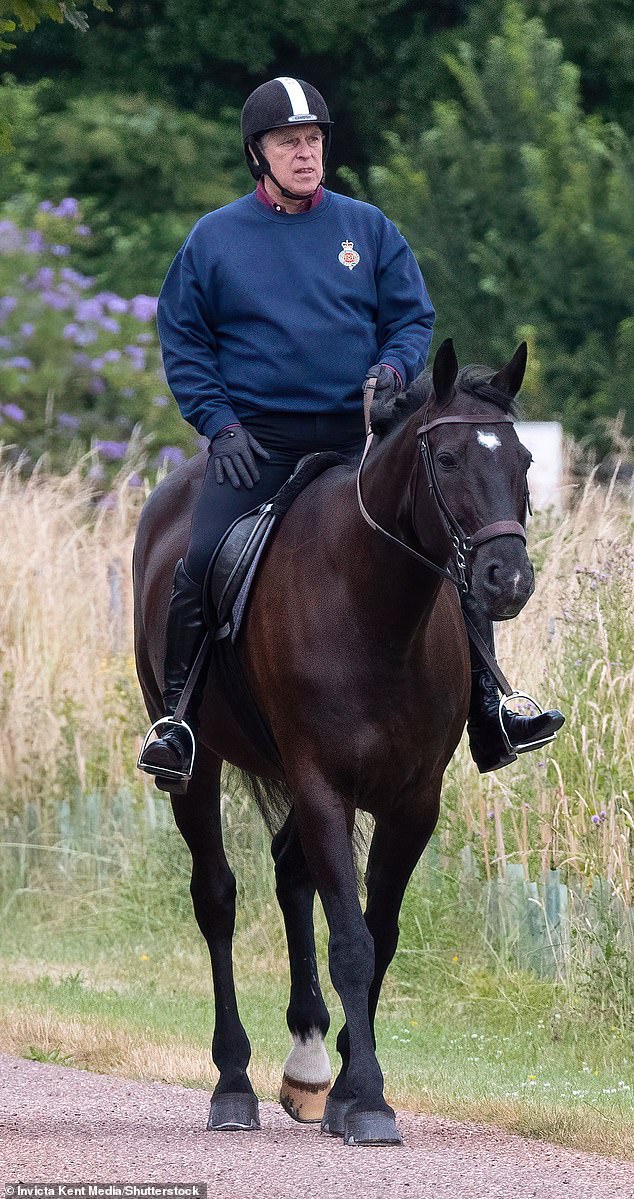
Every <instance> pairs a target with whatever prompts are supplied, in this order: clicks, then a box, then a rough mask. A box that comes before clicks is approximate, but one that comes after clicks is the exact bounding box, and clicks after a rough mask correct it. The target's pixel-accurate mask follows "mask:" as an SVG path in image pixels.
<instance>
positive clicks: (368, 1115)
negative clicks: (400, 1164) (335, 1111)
mask: <svg viewBox="0 0 634 1199" xmlns="http://www.w3.org/2000/svg"><path fill="white" fill-rule="evenodd" d="M343 1142H344V1145H402V1143H403V1141H402V1138H401V1135H400V1133H399V1131H398V1128H397V1127H396V1120H395V1118H394V1112H393V1111H391V1109H388V1110H386V1111H380V1112H360V1111H357V1110H356V1109H354V1108H353V1109H351V1111H349V1112H348V1114H347V1115H346V1119H345V1125H344V1133H343Z"/></svg>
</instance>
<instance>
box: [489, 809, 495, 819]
mask: <svg viewBox="0 0 634 1199" xmlns="http://www.w3.org/2000/svg"><path fill="white" fill-rule="evenodd" d="M487 816H488V818H489V820H493V817H494V816H495V812H494V811H490V812H487Z"/></svg>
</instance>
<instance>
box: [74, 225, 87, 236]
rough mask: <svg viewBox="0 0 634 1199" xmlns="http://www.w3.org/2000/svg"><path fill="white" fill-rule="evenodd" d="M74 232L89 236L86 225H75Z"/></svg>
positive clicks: (78, 234)
mask: <svg viewBox="0 0 634 1199" xmlns="http://www.w3.org/2000/svg"><path fill="white" fill-rule="evenodd" d="M75 233H76V234H77V236H78V237H90V229H89V227H88V225H75Z"/></svg>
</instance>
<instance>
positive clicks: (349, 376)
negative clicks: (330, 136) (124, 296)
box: [157, 191, 434, 437]
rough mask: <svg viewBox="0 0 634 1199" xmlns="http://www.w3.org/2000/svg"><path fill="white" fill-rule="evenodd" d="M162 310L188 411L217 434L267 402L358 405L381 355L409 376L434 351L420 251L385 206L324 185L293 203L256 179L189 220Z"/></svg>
mask: <svg viewBox="0 0 634 1199" xmlns="http://www.w3.org/2000/svg"><path fill="white" fill-rule="evenodd" d="M350 242H351V243H352V246H350V245H349V243H350ZM344 243H345V244H344ZM157 320H158V330H159V336H160V340H161V349H162V352H163V362H164V365H165V373H166V375H167V380H168V383H169V385H170V387H171V389H172V392H173V393H174V396H175V398H176V401H177V403H178V406H179V408H180V411H181V413H182V415H183V416H184V418H185V420H187V421H189V422H190V424H192V425H194V427H195V428H196V429H197V430H198V432H199V433H202V434H204V435H205V436H207V437H214V436H215V435H216V433H218V432H219V431H220V429H222V428H224V426H225V425H228V424H231V423H232V422H235V421H236V420H240V419H242V418H244V417H248V416H249V415H254V414H261V413H263V412H266V413H271V412H280V413H283V412H288V411H291V412H312V413H315V414H317V413H320V414H321V413H326V412H327V413H334V412H342V413H345V412H351V411H353V410H354V409H355V408H357V409H360V408H361V406H362V403H363V399H362V394H361V387H362V384H363V380H364V378H365V375H366V372H367V370H368V367H370V366H372V365H373V364H374V363H377V362H385V363H387V364H388V365H389V366H392V367H394V369H395V370H397V371H398V373H399V374H400V375H401V378H402V379H403V380H404V382H405V383H410V382H411V381H412V379H414V378H415V377H416V375H417V374H419V372H420V371H421V370H422V369H423V367H424V366H425V363H426V360H427V354H428V351H429V345H430V342H431V334H432V327H433V323H434V309H433V307H432V304H431V301H430V299H429V296H428V294H427V289H426V287H425V284H424V282H423V278H422V275H421V273H420V270H419V267H418V264H417V262H416V259H415V258H414V255H413V254H412V251H411V250H410V248H409V246H408V245H407V242H406V241H405V239H404V238H403V237H402V236H401V234H400V233H399V232H398V229H397V228H396V226H395V225H393V224H392V222H391V221H389V220H388V219H387V217H386V216H384V215H383V213H382V212H381V211H380V210H379V209H378V208H375V207H373V206H372V205H371V204H363V203H361V202H360V201H359V200H352V199H349V197H347V196H342V195H339V194H337V193H335V192H330V191H325V192H324V196H323V199H322V200H321V203H320V204H318V205H317V206H316V207H314V208H312V209H311V210H310V211H309V212H299V213H292V214H291V213H284V212H275V211H274V210H273V209H270V208H268V207H267V206H266V205H264V204H262V203H260V202H259V201H258V200H257V199H256V196H255V193H251V194H250V195H247V196H243V197H242V198H241V199H240V200H236V201H234V203H232V204H228V205H227V206H226V207H225V208H219V209H217V210H216V211H215V212H210V213H208V214H207V215H206V216H204V217H202V218H201V220H199V221H198V222H197V223H196V225H194V228H193V229H192V231H191V233H190V234H189V237H188V238H187V239H186V241H185V242H184V244H183V246H182V247H181V249H180V250H179V251H178V254H177V255H176V257H175V259H174V261H173V263H172V265H171V267H170V269H169V271H168V273H167V276H166V278H165V282H164V283H163V287H162V289H161V293H160V296H159V302H158V315H157Z"/></svg>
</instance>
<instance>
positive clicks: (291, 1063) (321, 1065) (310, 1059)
mask: <svg viewBox="0 0 634 1199" xmlns="http://www.w3.org/2000/svg"><path fill="white" fill-rule="evenodd" d="M284 1073H285V1074H286V1076H287V1077H288V1078H293V1079H294V1080H295V1082H308V1083H313V1084H322V1085H323V1084H324V1083H327V1082H330V1078H331V1069H330V1058H329V1057H328V1054H327V1052H326V1046H325V1045H324V1038H323V1036H322V1034H321V1033H320V1031H319V1029H318V1028H313V1029H312V1030H311V1031H310V1032H309V1034H308V1036H307V1037H306V1040H305V1041H302V1040H301V1038H300V1037H299V1036H293V1048H292V1049H291V1051H290V1053H289V1055H288V1057H287V1059H286V1061H285V1062H284Z"/></svg>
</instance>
